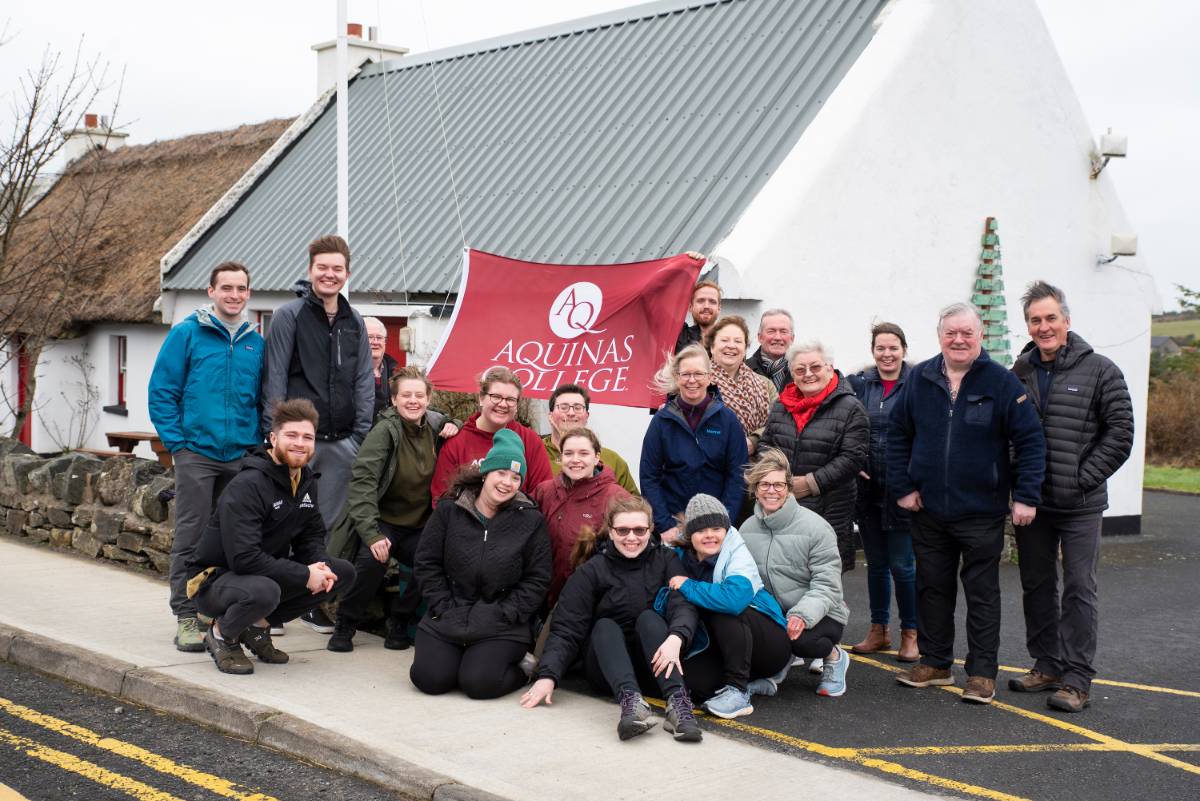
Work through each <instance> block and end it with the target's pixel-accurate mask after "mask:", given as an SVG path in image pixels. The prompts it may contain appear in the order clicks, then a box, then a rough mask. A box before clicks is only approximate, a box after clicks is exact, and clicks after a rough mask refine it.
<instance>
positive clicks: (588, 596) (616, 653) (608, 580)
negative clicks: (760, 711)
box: [521, 496, 701, 742]
mask: <svg viewBox="0 0 1200 801" xmlns="http://www.w3.org/2000/svg"><path fill="white" fill-rule="evenodd" d="M653 519H654V512H653V510H652V509H651V508H650V504H649V503H648V502H647V501H646V500H645V499H644V498H639V497H629V496H625V497H619V498H613V499H612V500H611V501H609V504H608V508H607V510H606V512H605V515H604V524H603V526H602V527H601V529H600V533H599V534H595V533H593V532H592V531H590V530H588V529H584V530H583V531H582V532H580V535H579V539H578V540H577V541H576V544H575V550H574V553H573V554H572V557H573V558H572V562H573V563H574V564H575V565H576V568H575V572H574V573H572V574H571V578H569V579H568V580H567V583H566V585H565V586H564V587H563V590H562V594H561V595H559V598H558V605H557V606H555V607H554V616H553V618H552V619H551V623H550V637H549V639H548V640H547V641H546V650H545V652H544V653H543V654H542V660H541V663H540V665H539V667H538V671H537V676H538V678H537V681H535V682H534V683H533V686H532V687H530V688H529V691H528V692H526V693H525V695H524V696H523V697H522V698H521V705H522V706H524V707H526V708H533V707H535V706H537V705H538V704H540V703H541V702H542V701H545V702H546V703H547V704H549V703H550V702H551V696H552V695H553V693H554V687H555V685H556V684H558V682H559V681H560V680H561V679H562V676H563V674H564V673H566V671H567V668H568V667H570V665H571V664H572V663H573V662H574V661H575V659H576V657H577V656H578V655H579V654H581V653H582V654H583V664H584V669H585V671H586V673H587V678H588V681H589V683H591V684H592V686H593V687H595V688H596V689H597V690H598V691H599V692H602V693H612V694H613V696H614V697H615V698H616V700H617V703H618V704H620V705H621V719H620V722H619V723H618V724H617V734H618V736H619V737H620V738H621V739H622V740H628V739H629V738H631V737H635V736H637V735H639V734H641V733H643V732H645V731H647V730H649V729H650V728H651V727H652V726H653V725H654V721H653V720H652V719H651V717H650V706H649V705H648V704H647V703H646V701H645V700H644V699H643V698H642V692H643V691H644V692H647V693H650V694H654V693H661V694H662V697H663V698H666V699H667V720H666V722H665V723H664V724H663V728H665V729H666V730H667V731H669V732H672V733H673V734H674V735H675V739H676V740H684V741H688V742H696V741H698V740H699V739H700V737H701V731H700V726H699V724H697V723H696V718H695V716H694V715H693V714H692V700H691V698H690V697H689V696H688V691H687V688H686V687H684V685H683V676H682V673H683V670H682V668H681V667H680V661H681V659H682V657H681V656H680V652H681V651H683V650H684V649H685V648H686V647H687V645H688V643H690V642H691V639H692V634H693V632H694V631H695V629H696V620H697V613H696V607H694V606H692V605H691V604H690V603H688V602H687V601H686V600H684V598H683V596H682V595H680V594H679V593H678V592H676V591H674V590H670V589H666V587H667V582H668V581H670V579H671V577H672V576H682V575H684V571H683V566H682V565H681V564H680V562H679V557H678V556H676V555H675V553H674V552H673V551H671V550H670V549H669V548H666V547H664V546H661V545H657V544H653V543H651V540H650V534H651V531H652V529H653V524H652V522H651V521H652V520H653ZM660 591H665V592H666V606H665V618H664V616H663V615H660V614H659V613H658V612H656V611H655V605H656V604H655V600H656V598H657V597H658V595H659V593H660Z"/></svg>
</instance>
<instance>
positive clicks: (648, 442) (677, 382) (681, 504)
mask: <svg viewBox="0 0 1200 801" xmlns="http://www.w3.org/2000/svg"><path fill="white" fill-rule="evenodd" d="M711 376H712V365H711V363H710V362H709V358H708V353H707V352H706V351H705V350H704V348H703V347H701V346H700V345H688V346H687V347H686V348H684V349H683V350H681V351H679V353H676V354H675V355H674V356H671V357H669V358H668V359H667V361H666V364H664V365H663V367H662V369H660V370H659V371H658V374H657V375H655V377H654V384H655V386H656V387H657V388H658V390H659V391H660V392H662V393H663V394H664V395H667V396H668V399H667V403H666V405H664V406H663V407H662V408H661V409H659V410H658V412H656V413H655V415H654V419H653V420H651V421H650V426H649V428H647V429H646V436H645V439H643V440H642V462H641V484H642V493H643V494H644V495H645V496H646V500H647V501H649V502H650V505H651V508H653V509H654V518H655V519H654V526H655V528H656V529H657V530H658V531H659V532H660V536H661V537H662V541H663V542H665V543H667V544H668V545H673V544H675V542H676V539H677V538H678V536H679V529H678V527H677V526H676V525H675V516H676V515H678V514H680V513H681V512H683V510H684V509H685V508H686V507H687V502H688V501H689V500H691V498H692V496H693V495H696V494H698V493H701V492H703V493H707V494H708V495H712V496H713V497H715V498H720V499H721V503H723V504H725V508H726V509H727V510H728V511H729V517H730V519H733V518H736V517H737V516H738V510H739V509H740V508H741V506H742V496H743V494H744V492H745V488H744V486H743V484H742V470H743V469H744V468H745V466H746V461H747V458H748V456H747V453H746V435H745V432H743V431H742V424H741V423H739V422H738V419H737V415H735V414H734V413H733V411H732V410H730V408H729V407H728V406H726V405H725V404H724V403H722V402H721V397H720V395H719V394H717V391H716V387H715V386H713V385H712V384H711Z"/></svg>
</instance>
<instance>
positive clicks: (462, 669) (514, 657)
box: [408, 629, 528, 698]
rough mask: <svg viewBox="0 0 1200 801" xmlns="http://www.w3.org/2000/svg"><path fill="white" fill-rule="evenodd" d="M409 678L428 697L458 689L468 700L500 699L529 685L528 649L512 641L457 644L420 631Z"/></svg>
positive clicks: (418, 631)
mask: <svg viewBox="0 0 1200 801" xmlns="http://www.w3.org/2000/svg"><path fill="white" fill-rule="evenodd" d="M413 645H414V649H415V653H414V654H413V663H412V667H411V668H409V671H408V678H409V679H410V680H411V681H412V683H413V686H414V687H416V688H417V689H418V690H420V691H421V692H423V693H427V694H428V695H442V694H443V693H448V692H450V691H451V690H453V689H454V688H456V687H457V688H458V689H460V690H462V691H463V692H464V693H465V694H466V696H467V697H468V698H499V697H500V696H502V695H508V694H509V693H511V692H512V691H513V690H515V689H517V688H518V687H522V686H524V684H525V681H526V679H525V673H524V672H523V671H522V670H521V667H520V662H521V658H522V657H523V656H525V652H526V651H527V650H528V647H527V645H526V644H524V643H519V642H514V641H512V640H479V641H478V642H473V643H471V644H470V645H455V644H454V643H452V642H446V641H445V640H442V639H439V638H437V637H435V636H433V635H432V634H430V633H428V632H426V631H423V630H422V629H417V638H416V641H415V642H414V643H413Z"/></svg>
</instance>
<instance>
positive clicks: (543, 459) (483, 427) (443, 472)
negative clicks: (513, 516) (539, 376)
mask: <svg viewBox="0 0 1200 801" xmlns="http://www.w3.org/2000/svg"><path fill="white" fill-rule="evenodd" d="M520 402H521V379H519V378H517V376H516V374H515V373H514V372H513V371H512V370H509V369H508V368H507V367H493V368H492V369H490V370H488V371H487V372H486V373H484V374H483V377H482V378H480V379H479V411H478V412H476V413H475V414H473V415H471V416H470V417H469V418H468V419H467V422H466V423H465V424H464V425H463V427H462V430H461V431H459V432H458V433H457V434H456V435H455V436H454V437H452V438H451V439H450V440H448V441H447V442H446V444H445V445H444V446H442V450H441V452H440V453H438V459H437V464H436V465H435V466H434V468H433V484H432V486H431V487H430V491H431V492H432V494H433V497H434V498H440V497H442V495H444V494H445V492H446V489H447V488H448V487H449V486H450V482H451V481H452V480H453V479H454V476H455V475H456V474H457V473H458V471H459V470H460V469H461V468H463V467H465V466H467V465H471V464H479V462H480V461H481V460H482V459H483V457H484V456H486V455H487V452H488V449H489V448H491V447H492V435H493V434H495V433H496V432H497V431H499V430H500V429H502V428H507V429H508V430H509V431H512V432H513V433H515V434H516V435H517V436H518V437H520V438H521V444H522V445H523V446H524V447H525V458H526V459H527V460H528V462H529V475H527V476H525V486H526V487H529V488H530V489H532V488H533V487H536V486H537V485H538V484H541V483H542V482H543V481H547V480H549V479H551V478H553V477H554V473H552V472H551V471H550V458H549V457H548V456H546V448H545V446H544V445H543V444H542V438H541V437H539V436H538V435H537V434H536V433H535V432H534V431H533V429H531V428H529V427H528V426H523V425H521V424H520V423H518V422H517V404H518V403H520Z"/></svg>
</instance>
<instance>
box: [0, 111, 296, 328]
mask: <svg viewBox="0 0 1200 801" xmlns="http://www.w3.org/2000/svg"><path fill="white" fill-rule="evenodd" d="M290 123H291V120H271V121H269V122H264V123H259V124H256V125H243V126H241V127H239V128H235V129H233V130H229V131H216V132H212V133H203V134H196V135H193V136H185V137H182V138H180V139H170V140H167V141H162V142H154V143H151V144H148V145H137V146H132V147H125V148H121V149H119V150H116V151H113V152H100V153H97V154H95V155H94V156H89V157H85V158H82V159H79V160H78V161H76V162H75V163H73V164H72V165H71V168H70V170H69V171H68V172H67V174H66V175H64V176H63V177H62V178H61V179H60V180H59V181H58V183H56V184H55V185H54V187H53V188H52V189H51V190H50V191H49V192H48V193H47V194H46V196H45V197H44V198H42V200H40V201H39V202H38V203H37V205H35V206H34V207H33V208H32V209H30V210H29V211H28V212H27V213H26V214H25V216H24V218H23V220H22V222H21V228H20V229H18V230H17V231H15V232H14V234H15V235H14V242H13V243H12V247H11V249H10V251H9V253H8V258H7V259H5V261H6V262H7V264H8V265H10V266H9V268H8V271H11V270H12V269H13V267H12V265H23V267H22V269H23V270H25V271H28V272H27V274H26V276H25V278H26V279H27V285H29V286H38V285H44V284H52V283H56V282H57V283H58V284H60V285H61V283H62V282H63V280H64V276H67V275H69V276H70V277H69V278H67V279H66V280H67V281H69V283H70V284H71V290H70V291H69V292H68V293H67V296H68V298H69V300H68V302H67V303H66V304H64V305H63V307H62V310H61V311H60V312H59V313H57V314H55V315H54V316H55V317H56V318H58V319H57V320H56V323H57V326H58V332H59V333H66V332H68V331H70V330H71V329H79V328H81V327H83V326H86V325H88V324H92V323H101V322H132V323H149V322H155V321H156V320H157V319H158V315H157V314H156V313H155V312H154V311H153V306H154V302H155V301H156V300H157V299H158V296H159V263H160V259H161V258H162V256H163V254H165V253H166V252H167V251H168V250H169V249H170V248H171V247H172V246H173V245H174V244H175V243H176V242H178V241H179V240H180V239H181V238H183V236H184V235H185V234H187V232H188V231H189V230H190V229H191V228H192V226H193V225H195V223H196V222H197V221H198V220H199V219H200V218H201V217H202V216H203V215H204V213H205V212H206V211H207V210H208V209H209V207H211V206H212V205H213V204H214V203H216V202H217V200H219V199H220V198H221V196H222V195H223V194H224V193H225V191H226V190H227V189H228V188H229V187H230V186H231V185H232V184H233V183H234V182H235V181H237V180H238V178H240V177H241V176H242V175H243V173H245V172H246V170H248V169H249V168H250V166H251V165H253V164H254V162H255V161H256V160H257V159H258V158H259V156H261V155H262V154H263V152H264V151H266V150H267V148H269V147H270V146H271V144H272V143H273V142H274V141H275V140H276V139H277V138H278V137H279V136H280V134H282V133H283V132H284V130H285V129H286V128H287V126H288V125H289V124H290ZM89 205H90V206H91V208H89ZM98 209H99V211H98ZM92 226H94V230H90V227H92ZM81 229H82V230H83V231H89V230H90V233H88V234H87V235H86V238H85V237H84V236H82V235H81V234H80V230H81ZM64 234H65V235H67V236H68V237H69V238H68V241H65V242H64V240H63V237H64ZM72 239H73V240H74V241H71V240H72ZM33 294H34V295H37V294H38V293H36V292H35V293H33Z"/></svg>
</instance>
